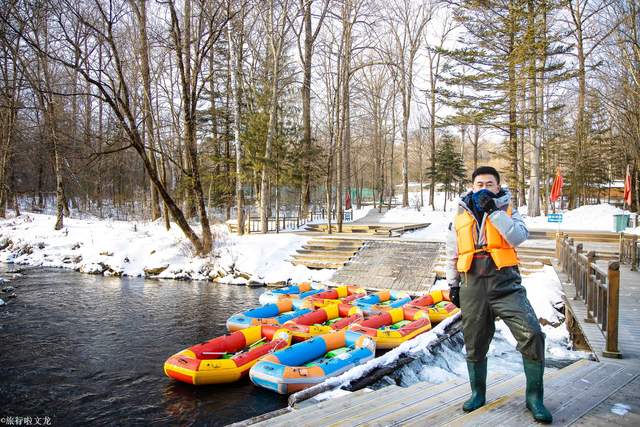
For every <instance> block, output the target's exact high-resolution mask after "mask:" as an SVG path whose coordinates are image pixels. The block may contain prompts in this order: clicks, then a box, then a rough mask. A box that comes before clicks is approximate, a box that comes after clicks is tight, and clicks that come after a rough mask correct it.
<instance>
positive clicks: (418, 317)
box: [349, 308, 431, 349]
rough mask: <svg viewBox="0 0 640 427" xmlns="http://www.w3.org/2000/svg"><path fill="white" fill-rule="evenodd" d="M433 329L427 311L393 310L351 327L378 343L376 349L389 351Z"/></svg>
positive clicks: (350, 327)
mask: <svg viewBox="0 0 640 427" xmlns="http://www.w3.org/2000/svg"><path fill="white" fill-rule="evenodd" d="M430 329H431V321H430V320H429V316H428V315H427V312H426V311H422V310H418V311H416V310H413V311H405V310H404V309H403V308H392V309H390V310H387V311H385V312H383V313H380V314H377V315H374V316H371V317H369V318H368V319H365V320H363V321H361V322H357V323H354V324H352V325H351V326H349V330H350V331H353V332H358V333H361V334H366V335H368V336H370V337H372V338H373V339H374V340H375V342H376V348H379V349H389V348H394V347H397V346H399V345H400V344H402V343H403V342H405V341H408V340H410V339H411V338H414V337H416V336H417V335H420V334H422V333H424V332H427V331H428V330H430Z"/></svg>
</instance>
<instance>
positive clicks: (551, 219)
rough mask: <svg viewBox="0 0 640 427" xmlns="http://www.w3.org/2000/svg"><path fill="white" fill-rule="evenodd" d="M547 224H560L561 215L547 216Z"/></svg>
mask: <svg viewBox="0 0 640 427" xmlns="http://www.w3.org/2000/svg"><path fill="white" fill-rule="evenodd" d="M547 222H562V214H561V213H555V214H554V213H552V214H549V215H547Z"/></svg>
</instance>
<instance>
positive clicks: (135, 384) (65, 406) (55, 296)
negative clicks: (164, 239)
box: [0, 266, 286, 425]
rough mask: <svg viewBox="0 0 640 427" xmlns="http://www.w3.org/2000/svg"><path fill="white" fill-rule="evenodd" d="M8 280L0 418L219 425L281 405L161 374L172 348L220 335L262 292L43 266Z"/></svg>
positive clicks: (240, 387) (243, 391) (246, 385)
mask: <svg viewBox="0 0 640 427" xmlns="http://www.w3.org/2000/svg"><path fill="white" fill-rule="evenodd" d="M0 268H2V271H0V273H4V272H6V270H5V269H6V268H11V267H7V266H2V267H0ZM12 285H13V286H15V287H16V293H17V295H18V298H17V299H16V300H15V301H12V302H11V304H9V305H8V306H7V307H3V308H0V336H1V337H2V338H1V339H0V355H1V356H0V402H2V403H1V405H0V408H1V409H0V416H31V417H35V416H49V417H52V418H53V423H54V424H58V425H62V424H79V423H91V424H100V425H131V424H140V425H149V424H155V425H162V424H167V425H176V424H179V425H192V424H195V425H224V424H227V423H230V422H234V421H238V420H242V419H246V418H248V417H251V416H254V415H258V414H262V413H265V412H268V411H271V410H274V409H278V408H281V407H284V406H286V398H284V397H282V396H279V395H276V394H274V393H271V392H269V391H267V390H264V389H259V388H257V387H254V386H253V385H252V384H251V383H250V382H249V381H248V380H244V381H241V382H240V383H237V384H231V385H223V386H219V385H218V386H215V385H212V386H201V387H193V386H189V385H187V384H181V383H177V382H175V381H173V380H170V379H169V378H167V377H165V376H164V373H163V372H162V365H163V363H164V361H165V360H166V359H167V357H169V356H170V355H171V354H173V353H175V352H177V351H179V350H181V349H183V348H185V347H188V346H190V345H193V344H196V343H198V342H201V341H205V340H207V339H211V338H213V337H215V336H218V335H221V334H223V333H225V332H226V330H225V321H226V319H227V318H228V317H229V316H230V315H231V314H233V313H236V312H238V311H240V310H244V309H247V308H250V307H253V306H256V305H258V295H259V293H260V292H261V290H255V289H251V288H247V287H242V286H238V287H236V286H227V285H214V284H212V283H201V282H175V281H169V280H163V281H146V282H145V281H144V280H142V279H139V278H122V279H119V278H109V277H102V276H90V275H84V274H79V273H75V272H71V271H65V270H51V269H30V270H26V271H25V276H24V277H22V278H20V279H16V280H14V281H13V282H12Z"/></svg>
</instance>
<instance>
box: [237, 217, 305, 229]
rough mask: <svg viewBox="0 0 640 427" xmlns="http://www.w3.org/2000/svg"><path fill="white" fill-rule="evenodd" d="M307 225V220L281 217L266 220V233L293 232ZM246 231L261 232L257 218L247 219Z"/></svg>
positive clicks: (260, 225) (258, 218)
mask: <svg viewBox="0 0 640 427" xmlns="http://www.w3.org/2000/svg"><path fill="white" fill-rule="evenodd" d="M306 223H307V220H306V219H304V218H300V217H298V216H283V217H280V218H267V231H275V232H278V231H284V230H295V229H296V228H299V227H300V226H301V225H304V224H306ZM247 225H248V228H247V231H248V232H249V233H260V232H262V224H261V222H260V217H259V216H250V217H249V218H247Z"/></svg>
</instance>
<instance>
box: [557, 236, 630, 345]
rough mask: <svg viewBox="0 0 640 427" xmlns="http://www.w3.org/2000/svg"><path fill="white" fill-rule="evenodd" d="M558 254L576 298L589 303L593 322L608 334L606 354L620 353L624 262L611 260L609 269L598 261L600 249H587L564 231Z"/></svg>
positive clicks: (589, 311) (559, 242) (558, 244)
mask: <svg viewBox="0 0 640 427" xmlns="http://www.w3.org/2000/svg"><path fill="white" fill-rule="evenodd" d="M556 255H557V257H558V260H559V261H560V268H561V269H562V271H563V272H564V273H566V274H567V276H568V278H569V280H570V281H571V282H572V283H573V284H574V285H575V289H576V293H575V296H574V297H573V299H574V300H582V301H583V302H584V303H585V305H586V307H587V318H586V319H584V320H585V321H586V322H589V323H596V324H597V325H598V326H599V327H600V330H601V331H602V332H603V334H604V336H605V342H606V344H605V350H604V352H603V355H604V356H606V357H620V352H619V351H618V312H619V304H620V301H619V300H620V297H619V295H620V263H619V262H618V261H611V262H609V265H608V268H607V270H606V271H605V270H603V269H602V268H601V267H600V266H598V265H597V264H596V258H597V257H596V253H595V251H590V252H588V253H586V254H585V253H584V251H583V246H582V244H581V243H580V244H577V245H575V246H574V242H573V239H570V238H569V237H568V236H567V235H566V234H564V233H558V234H557V235H556Z"/></svg>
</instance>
